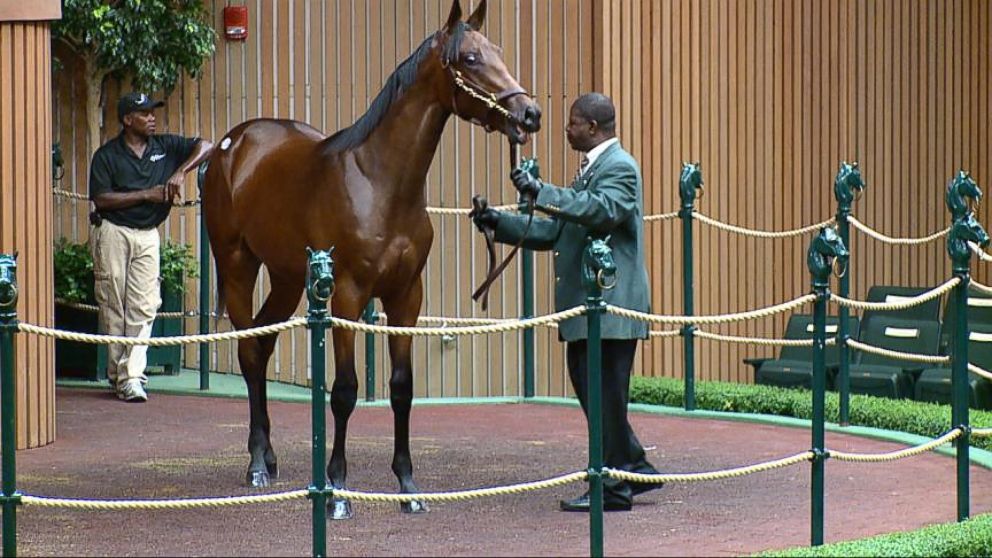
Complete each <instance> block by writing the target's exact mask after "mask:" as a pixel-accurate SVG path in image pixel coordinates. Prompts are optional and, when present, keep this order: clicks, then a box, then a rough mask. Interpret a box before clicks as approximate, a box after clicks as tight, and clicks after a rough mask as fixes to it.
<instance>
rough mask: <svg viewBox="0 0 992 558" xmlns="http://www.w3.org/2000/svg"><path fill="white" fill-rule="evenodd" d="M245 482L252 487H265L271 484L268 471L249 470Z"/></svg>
mask: <svg viewBox="0 0 992 558" xmlns="http://www.w3.org/2000/svg"><path fill="white" fill-rule="evenodd" d="M245 482H247V483H248V486H250V487H252V488H265V487H267V486H269V472H268V471H248V475H247V477H246V478H245Z"/></svg>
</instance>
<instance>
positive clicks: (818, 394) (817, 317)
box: [806, 228, 848, 546]
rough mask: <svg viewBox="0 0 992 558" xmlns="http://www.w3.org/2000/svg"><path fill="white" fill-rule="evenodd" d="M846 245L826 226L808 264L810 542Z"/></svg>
mask: <svg viewBox="0 0 992 558" xmlns="http://www.w3.org/2000/svg"><path fill="white" fill-rule="evenodd" d="M847 257H848V253H847V248H846V247H845V246H844V243H843V241H841V239H840V237H839V236H838V235H837V231H836V230H834V229H832V228H823V229H821V230H820V233H819V234H818V235H817V236H816V237H815V238H814V239H813V241H812V242H811V243H810V246H809V250H808V251H807V252H806V265H807V267H808V268H809V272H810V275H811V276H812V285H813V292H814V294H816V302H815V303H814V305H813V424H812V452H813V464H812V468H813V471H812V482H811V483H810V487H811V488H810V500H811V510H810V545H811V546H819V545H822V544H823V508H824V502H823V492H824V467H823V464H824V461H825V460H826V458H827V454H826V451H825V449H824V446H825V445H826V444H825V442H824V430H825V428H824V421H825V420H826V413H825V412H824V407H825V404H824V400H825V398H826V389H827V366H826V343H827V301H828V300H829V299H830V270H831V264H832V263H833V259H834V258H837V259H841V260H842V261H845V260H847Z"/></svg>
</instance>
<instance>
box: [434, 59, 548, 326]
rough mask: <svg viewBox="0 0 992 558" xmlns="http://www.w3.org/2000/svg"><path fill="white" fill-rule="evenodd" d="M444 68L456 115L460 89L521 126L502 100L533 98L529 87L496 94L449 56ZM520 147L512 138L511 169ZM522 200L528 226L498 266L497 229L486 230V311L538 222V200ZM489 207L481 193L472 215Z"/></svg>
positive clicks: (487, 127) (478, 294) (482, 294)
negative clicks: (491, 290) (494, 288)
mask: <svg viewBox="0 0 992 558" xmlns="http://www.w3.org/2000/svg"><path fill="white" fill-rule="evenodd" d="M441 67H442V68H444V69H445V70H447V71H448V73H449V74H450V75H451V81H452V83H453V84H454V88H453V91H452V94H451V107H452V108H453V109H454V112H455V114H459V115H461V113H460V111H459V110H458V91H459V90H461V91H462V92H464V93H465V94H466V95H468V96H469V97H472V98H473V99H476V100H478V101H481V102H482V103H483V104H485V105H486V106H487V107H489V112H493V111H496V112H498V113H499V114H500V115H501V116H502V117H503V118H504V119H505V120H506V122H507V123H508V124H510V125H511V126H519V125H520V119H518V118H517V117H516V116H514V115H513V114H512V113H511V112H510V111H509V109H507V108H506V107H504V106H503V104H502V103H503V101H505V100H507V99H510V98H512V97H515V96H517V95H527V96H528V97H530V96H531V95H530V94H529V93H528V92H527V90H526V89H524V88H523V87H520V86H519V85H516V86H514V87H510V88H508V89H504V90H503V91H500V92H499V93H494V92H492V91H489V90H488V89H486V88H485V87H483V86H482V85H479V84H478V83H476V82H475V81H473V80H472V79H471V78H470V77H468V76H466V75H463V74H462V73H461V72H460V71H458V70H456V69H455V68H454V66H453V65H452V64H451V61H450V60H448V59H447V58H445V59H442V60H441ZM487 116H488V113H487ZM469 121H470V122H472V123H473V124H477V125H479V126H481V127H483V128H484V129H485V130H486V131H487V132H492V131H493V128H492V126H490V125H489V124H487V123H485V122H481V121H480V120H479V119H478V118H475V117H472V118H470V119H469ZM518 148H519V144H516V143H514V142H513V140H510V164H511V167H510V168H516V167H517V162H518V159H519V155H518ZM520 202H521V203H525V204H527V209H526V211H527V213H528V218H527V225H526V226H525V227H524V233H523V235H522V236H521V237H520V241H519V242H517V244H516V246H514V247H513V249H512V250H510V253H509V254H507V255H506V258H504V259H503V262H502V263H501V264H499V265H498V266H497V265H496V242H495V234H496V231H494V230H493V229H490V228H488V227H487V228H486V229H485V230H484V231H483V234H485V237H486V249H487V250H488V251H489V272H488V273H487V274H486V279H485V281H483V282H482V284H481V285H479V288H478V289H476V290H475V292H474V293H472V300H476V301H477V300H479V298H480V297H481V298H482V309H483V310H487V309H488V307H489V303H488V297H489V287H491V286H492V284H493V282H494V281H496V278H498V277H499V276H500V274H501V273H502V272H503V270H504V269H506V266H507V265H509V264H510V260H512V259H513V256H515V255H516V254H517V251H518V250H520V247H521V245H523V243H524V239H526V238H527V233H528V232H530V225H531V223H532V222H533V221H534V199H533V198H531V197H529V196H528V197H524V196H521V199H520ZM488 206H489V202H488V201H487V200H486V198H484V197H482V196H478V195H476V196H473V197H472V213H471V214H470V215H475V214H477V213H482V212H483V211H485V210H486V208H487V207H488Z"/></svg>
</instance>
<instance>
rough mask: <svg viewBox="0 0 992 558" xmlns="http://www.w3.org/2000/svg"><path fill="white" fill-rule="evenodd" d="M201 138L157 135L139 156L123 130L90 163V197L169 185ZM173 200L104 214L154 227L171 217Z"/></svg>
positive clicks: (125, 224) (117, 220) (132, 224)
mask: <svg viewBox="0 0 992 558" xmlns="http://www.w3.org/2000/svg"><path fill="white" fill-rule="evenodd" d="M199 141H200V138H185V137H182V136H176V135H172V134H156V135H153V136H150V137H149V138H148V146H147V147H146V148H145V153H144V155H142V156H141V158H138V156H137V155H135V154H134V151H131V149H130V148H129V147H128V146H127V144H126V143H125V142H124V133H123V132H122V133H121V134H119V135H118V136H117V137H116V138H114V139H112V140H110V141H108V142H107V143H105V144H103V146H101V147H100V149H98V150H97V151H96V153H95V154H94V155H93V162H92V163H91V164H90V199H91V200H92V199H95V198H96V196H98V195H100V194H105V193H107V192H133V191H136V190H147V189H148V188H151V187H153V186H158V185H160V184H165V182H166V181H167V180H169V177H170V176H172V174H173V173H174V172H176V170H177V169H179V167H181V166H182V164H183V163H184V162H185V161H186V159H189V156H190V155H191V154H192V153H193V149H194V148H195V147H196V144H197V142H199ZM171 208H172V204H170V203H147V202H146V203H142V204H138V205H134V206H131V207H128V208H125V209H118V210H115V211H101V212H100V215H101V216H102V217H103V218H104V219H107V220H108V221H110V222H111V223H114V224H115V225H120V226H122V227H131V228H134V229H153V228H155V227H157V226H159V225H160V224H161V223H162V221H165V219H166V217H168V216H169V210H170V209H171Z"/></svg>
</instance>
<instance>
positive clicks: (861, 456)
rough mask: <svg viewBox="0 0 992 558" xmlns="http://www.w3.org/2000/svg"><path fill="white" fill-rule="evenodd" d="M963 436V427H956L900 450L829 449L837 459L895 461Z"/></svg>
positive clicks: (859, 461)
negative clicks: (861, 451)
mask: <svg viewBox="0 0 992 558" xmlns="http://www.w3.org/2000/svg"><path fill="white" fill-rule="evenodd" d="M959 436H961V429H960V428H955V429H954V430H951V431H950V432H948V433H947V434H944V435H943V436H941V437H940V438H936V439H934V440H930V441H929V442H926V443H923V444H920V445H918V446H913V447H911V448H906V449H901V450H898V451H890V452H887V453H847V452H844V451H835V450H828V453H829V455H830V458H831V459H837V460H839V461H853V462H856V463H882V462H884V461H895V460H897V459H903V458H905V457H913V456H915V455H920V454H921V453H926V452H928V451H931V450H933V449H936V448H938V447H940V446H942V445H944V444H946V443H949V442H951V441H953V440H954V439H955V438H957V437H959Z"/></svg>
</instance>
